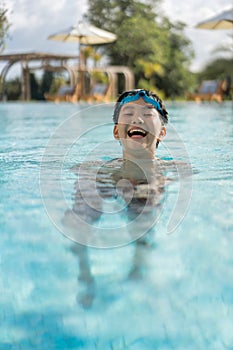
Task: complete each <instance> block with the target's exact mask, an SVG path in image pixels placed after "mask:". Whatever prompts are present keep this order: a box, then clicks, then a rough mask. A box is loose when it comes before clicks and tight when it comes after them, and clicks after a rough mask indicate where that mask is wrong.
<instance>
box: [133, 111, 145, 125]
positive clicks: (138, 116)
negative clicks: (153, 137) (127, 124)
mask: <svg viewBox="0 0 233 350" xmlns="http://www.w3.org/2000/svg"><path fill="white" fill-rule="evenodd" d="M142 123H144V121H143V118H142V117H141V114H140V111H138V112H135V113H134V115H133V117H132V119H131V124H142Z"/></svg>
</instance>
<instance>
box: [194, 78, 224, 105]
mask: <svg viewBox="0 0 233 350" xmlns="http://www.w3.org/2000/svg"><path fill="white" fill-rule="evenodd" d="M225 84H226V82H225V80H223V81H218V80H204V81H203V82H202V83H201V85H200V87H199V89H198V92H196V93H189V94H187V99H188V100H194V101H196V102H201V101H217V102H220V103H221V102H222V101H223V99H224V94H225V91H226V89H225Z"/></svg>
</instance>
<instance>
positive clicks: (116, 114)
mask: <svg viewBox="0 0 233 350" xmlns="http://www.w3.org/2000/svg"><path fill="white" fill-rule="evenodd" d="M141 91H142V92H143V94H142V95H146V96H148V97H149V98H151V99H152V100H154V101H156V102H157V103H158V107H159V108H156V110H157V111H158V112H159V115H160V118H161V121H162V123H163V124H166V123H167V122H168V112H167V110H166V107H165V106H164V104H163V101H162V100H161V99H160V98H159V96H158V95H156V94H155V93H154V92H152V91H150V90H144V89H134V90H129V91H124V92H123V93H122V94H121V95H120V96H119V97H118V99H117V101H116V104H115V107H114V112H113V122H114V123H115V124H118V119H119V115H120V111H121V107H122V106H123V103H121V102H123V100H124V99H125V98H126V97H127V96H132V98H133V96H135V95H137V94H140V92H141Z"/></svg>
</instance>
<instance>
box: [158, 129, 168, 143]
mask: <svg viewBox="0 0 233 350" xmlns="http://www.w3.org/2000/svg"><path fill="white" fill-rule="evenodd" d="M166 133H167V130H166V128H165V126H162V128H161V131H160V134H159V138H158V139H159V141H162V140H163V139H164V137H165V136H166Z"/></svg>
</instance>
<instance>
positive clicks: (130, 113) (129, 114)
mask: <svg viewBox="0 0 233 350" xmlns="http://www.w3.org/2000/svg"><path fill="white" fill-rule="evenodd" d="M123 116H124V117H132V116H133V113H132V112H126V113H124V114H123Z"/></svg>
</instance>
